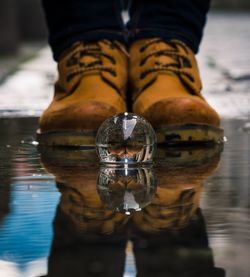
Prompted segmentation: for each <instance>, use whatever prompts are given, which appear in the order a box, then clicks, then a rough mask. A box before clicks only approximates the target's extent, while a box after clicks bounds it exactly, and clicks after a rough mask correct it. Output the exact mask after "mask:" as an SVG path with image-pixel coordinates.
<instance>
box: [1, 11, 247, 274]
mask: <svg viewBox="0 0 250 277" xmlns="http://www.w3.org/2000/svg"><path fill="white" fill-rule="evenodd" d="M249 18H250V17H249V14H223V13H217V14H211V15H210V17H209V20H208V25H207V28H206V31H205V36H204V41H203V44H202V47H201V51H200V54H199V56H198V59H199V63H200V68H201V75H202V79H203V83H204V95H205V96H206V99H207V100H208V101H209V103H211V104H212V105H213V106H214V107H215V108H216V109H217V110H218V111H219V113H220V114H221V115H222V117H223V127H224V129H225V134H226V137H227V140H228V141H227V142H225V144H224V146H223V147H222V146H221V145H220V146H217V147H212V148H205V149H201V148H196V149H178V150H174V149H166V148H165V149H164V148H163V149H162V148H159V149H158V157H157V160H156V163H155V166H154V167H153V168H141V169H133V170H127V171H122V170H114V169H110V168H100V167H99V165H98V161H97V157H96V154H95V150H94V149H92V150H91V149H88V150H84V151H76V150H74V151H72V150H71V151H66V150H64V149H51V148H45V149H43V148H39V146H38V145H37V143H36V141H35V135H34V134H35V130H36V129H37V116H39V114H40V113H41V111H42V110H43V109H44V108H45V107H46V106H47V105H48V103H49V101H50V99H51V97H52V91H53V88H52V84H53V81H54V79H55V78H56V77H55V76H56V71H55V64H54V63H53V62H52V60H51V55H50V52H49V50H48V48H45V49H42V50H41V51H40V52H39V53H38V54H37V57H36V58H34V59H32V60H30V61H28V62H26V63H22V64H20V65H19V67H18V68H17V69H16V72H15V74H13V75H11V76H7V77H6V78H5V81H4V82H3V83H1V84H0V276H1V277H38V276H39V277H40V276H48V277H58V276H60V277H64V276H65V277H66V276H67V277H68V276H70V277H71V276H105V277H106V276H107V277H108V276H112V277H113V276H114V277H116V276H117V277H118V276H126V277H128V276H131V277H132V276H135V274H136V272H137V273H138V276H143V277H149V276H154V277H155V276H157V277H161V276H164V277H165V276H171V277H172V276H177V277H178V276H182V277H187V276H192V277H196V276H197V277H199V276H228V277H235V276H236V277H245V276H246V277H248V276H250V263H249V260H250V246H249V241H250V231H249V230H250V210H249V209H250V207H249V206H250V173H249V172H250V151H249V146H250V123H249V122H250V108H249V107H250V106H249V105H250V92H249V88H250V83H249V82H250V77H249V72H250V67H249V65H250V55H249V48H250V44H249V43H250V40H249V36H250V20H249ZM31 100H32V101H31ZM131 210H137V211H136V212H131Z"/></svg>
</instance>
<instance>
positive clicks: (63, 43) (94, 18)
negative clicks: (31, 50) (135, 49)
mask: <svg viewBox="0 0 250 277" xmlns="http://www.w3.org/2000/svg"><path fill="white" fill-rule="evenodd" d="M42 3H43V7H44V11H45V16H46V21H47V26H48V30H49V42H50V45H51V47H52V50H53V53H54V58H55V59H56V60H57V59H58V57H59V55H60V53H61V52H62V51H63V50H64V49H67V48H68V47H69V46H71V45H72V44H73V43H74V42H76V41H97V40H100V39H110V40H118V41H120V42H124V32H123V31H124V24H123V21H122V17H121V10H122V2H121V1H118V0H105V1H103V0H91V1H87V0H70V1H69V0H42Z"/></svg>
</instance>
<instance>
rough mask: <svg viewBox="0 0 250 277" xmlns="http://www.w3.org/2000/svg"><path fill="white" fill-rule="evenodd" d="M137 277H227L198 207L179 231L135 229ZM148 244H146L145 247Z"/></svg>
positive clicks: (134, 243) (134, 242)
mask: <svg viewBox="0 0 250 277" xmlns="http://www.w3.org/2000/svg"><path fill="white" fill-rule="evenodd" d="M132 241H133V245H134V254H135V259H136V268H137V276H138V277H141V276H143V277H153V276H157V277H158V276H159V277H160V276H165V277H181V276H185V277H194V276H195V277H202V276H207V277H224V276H225V272H224V270H223V269H220V268H216V267H215V265H214V261H213V253H212V250H211V249H210V248H209V244H208V237H207V233H206V226H205V221H204V218H203V216H202V213H201V210H199V209H197V210H196V212H195V214H194V217H193V219H191V220H190V221H189V223H188V225H187V226H186V227H185V228H182V229H180V230H178V231H177V230H174V231H173V230H171V229H170V230H169V229H165V230H164V229H162V230H161V231H160V232H159V233H158V234H156V233H155V232H153V233H150V232H140V231H139V232H134V237H133V239H132ZM145 245H146V247H145Z"/></svg>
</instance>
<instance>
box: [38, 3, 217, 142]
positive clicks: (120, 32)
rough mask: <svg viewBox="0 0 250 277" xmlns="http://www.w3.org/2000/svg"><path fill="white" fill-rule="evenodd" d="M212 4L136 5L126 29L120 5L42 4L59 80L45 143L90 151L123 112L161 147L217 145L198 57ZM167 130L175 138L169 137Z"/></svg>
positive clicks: (45, 118)
mask: <svg viewBox="0 0 250 277" xmlns="http://www.w3.org/2000/svg"><path fill="white" fill-rule="evenodd" d="M209 2H210V1H209V0H203V1H200V0H133V1H132V2H131V5H130V9H129V14H130V20H129V22H128V24H127V25H126V26H125V25H124V24H123V22H122V17H121V3H120V1H118V0H105V1H103V0H93V1H86V0H71V1H67V0H60V1H59V0H43V5H44V10H45V14H46V19H47V23H48V28H49V41H50V45H51V47H52V50H53V54H54V58H55V60H56V61H57V62H58V71H59V79H58V81H57V82H56V85H55V95H54V100H53V101H52V103H51V104H50V106H49V107H48V109H47V110H46V111H45V112H44V113H43V115H42V116H41V118H40V131H39V132H38V137H39V138H40V140H41V141H42V142H43V143H44V144H60V145H72V144H74V145H77V144H86V143H88V144H91V143H93V135H94V134H95V131H96V130H97V128H98V127H99V125H100V124H101V123H102V122H103V121H104V120H105V119H106V118H108V117H110V116H112V115H114V114H115V113H119V112H124V111H126V110H132V111H133V112H135V113H137V114H140V115H142V116H144V117H145V118H147V119H148V120H149V121H150V122H151V123H152V125H153V126H154V127H155V129H156V131H157V133H158V135H159V136H160V135H163V136H160V137H163V140H167V141H169V140H171V141H172V140H178V141H190V140H191V141H215V140H217V139H218V138H220V137H221V135H222V132H221V129H219V124H220V120H219V116H218V114H217V113H216V112H215V111H214V110H213V109H212V108H211V107H210V106H209V104H208V103H207V102H206V101H205V99H204V98H203V97H202V96H201V80H200V77H199V70H198V67H197V63H196V60H195V56H194V54H196V53H197V51H198V48H199V44H200V41H201V37H202V30H203V27H204V24H205V19H206V13H207V11H208V9H209ZM128 83H129V84H130V87H129V93H127V91H126V90H127V84H128ZM187 125H188V126H187ZM169 126H172V127H173V126H174V132H173V133H174V136H173V135H169V134H168V136H166V132H167V128H166V127H169ZM187 127H188V128H187ZM39 134H40V135H39ZM83 134H84V135H85V136H82V135H83ZM79 135H81V136H79Z"/></svg>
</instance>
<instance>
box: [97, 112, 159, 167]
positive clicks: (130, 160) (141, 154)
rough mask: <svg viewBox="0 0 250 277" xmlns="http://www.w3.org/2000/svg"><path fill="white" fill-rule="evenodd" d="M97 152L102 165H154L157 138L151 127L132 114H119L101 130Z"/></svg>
mask: <svg viewBox="0 0 250 277" xmlns="http://www.w3.org/2000/svg"><path fill="white" fill-rule="evenodd" d="M96 148H97V153H98V155H99V158H100V162H101V163H104V164H105V163H110V164H137V163H138V164H144V163H152V162H153V158H154V155H155V152H156V135H155V132H154V129H153V127H152V126H151V125H150V123H149V122H148V121H147V120H146V119H144V118H143V117H141V116H138V115H136V114H133V113H120V114H117V115H115V116H113V117H111V118H108V119H107V120H105V121H104V122H103V124H102V125H101V126H100V128H99V130H98V132H97V137H96Z"/></svg>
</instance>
